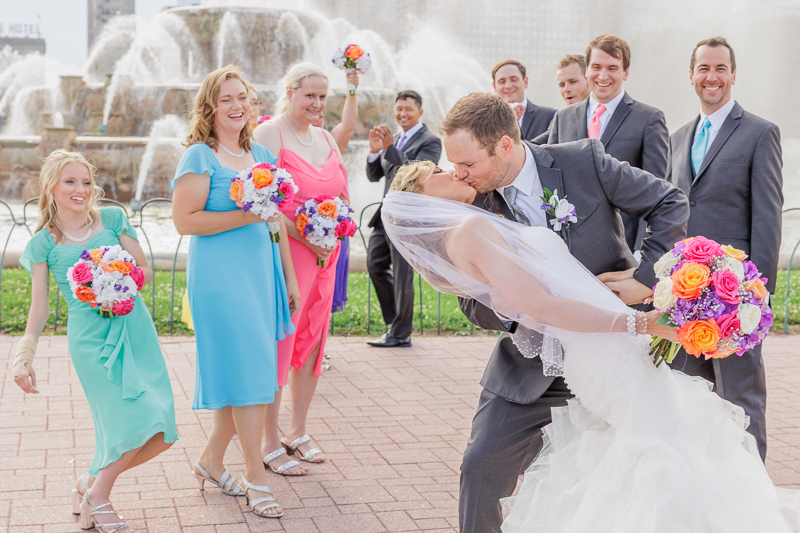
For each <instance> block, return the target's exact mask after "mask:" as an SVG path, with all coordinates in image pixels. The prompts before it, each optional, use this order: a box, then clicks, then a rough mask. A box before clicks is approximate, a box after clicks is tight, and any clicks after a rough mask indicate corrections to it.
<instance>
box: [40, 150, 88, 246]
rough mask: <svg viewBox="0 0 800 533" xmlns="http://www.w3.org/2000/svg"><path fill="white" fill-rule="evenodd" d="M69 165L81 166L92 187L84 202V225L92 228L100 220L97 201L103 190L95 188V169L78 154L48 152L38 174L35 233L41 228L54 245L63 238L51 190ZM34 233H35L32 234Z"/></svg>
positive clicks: (64, 151)
mask: <svg viewBox="0 0 800 533" xmlns="http://www.w3.org/2000/svg"><path fill="white" fill-rule="evenodd" d="M69 163H78V164H79V165H83V166H85V167H86V168H87V170H88V171H89V182H90V183H91V185H92V194H90V195H89V198H87V202H86V223H87V224H88V225H89V226H93V225H94V224H95V222H97V221H98V220H99V219H100V210H99V209H98V208H97V199H98V198H102V197H103V189H101V188H100V187H98V186H97V180H96V178H97V168H95V166H94V165H93V164H92V163H91V162H90V161H89V160H88V159H86V157H84V155H83V154H82V153H80V152H71V151H68V150H54V151H52V152H50V155H48V156H47V159H45V160H44V163H43V164H42V172H41V173H40V174H39V189H40V190H41V193H40V195H39V213H40V214H41V216H40V218H39V224H38V225H37V226H36V231H39V230H40V229H42V228H45V229H47V230H48V231H50V233H51V234H52V235H53V239H54V240H55V242H56V243H58V242H60V241H61V239H63V238H64V232H63V231H62V230H61V226H60V225H59V224H58V206H57V205H56V202H55V199H53V189H54V188H55V186H56V185H57V184H58V180H60V179H61V171H62V170H64V167H65V166H67V164H69ZM34 233H36V232H34Z"/></svg>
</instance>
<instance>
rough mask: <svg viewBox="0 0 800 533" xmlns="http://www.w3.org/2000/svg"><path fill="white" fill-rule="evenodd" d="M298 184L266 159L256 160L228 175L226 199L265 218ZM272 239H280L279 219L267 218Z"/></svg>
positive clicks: (277, 211)
mask: <svg viewBox="0 0 800 533" xmlns="http://www.w3.org/2000/svg"><path fill="white" fill-rule="evenodd" d="M298 190H299V188H298V187H297V185H295V183H294V180H293V179H292V175H291V174H289V173H288V172H287V171H286V170H284V169H282V168H278V167H276V166H274V165H271V164H269V163H259V164H257V165H254V166H252V167H250V168H246V169H244V170H242V171H241V172H239V175H238V176H236V177H235V178H231V187H230V189H229V193H230V199H231V200H233V201H234V202H236V206H237V207H241V208H242V209H243V210H244V211H245V212H246V213H249V212H252V213H255V214H256V215H259V216H261V218H262V219H264V220H267V219H269V218H272V217H275V216H277V215H279V214H280V213H281V211H280V207H281V206H283V205H286V204H289V203H291V201H292V199H293V198H294V195H295V194H297V191H298ZM268 225H269V235H270V239H271V240H272V242H280V240H281V224H280V222H269V223H268Z"/></svg>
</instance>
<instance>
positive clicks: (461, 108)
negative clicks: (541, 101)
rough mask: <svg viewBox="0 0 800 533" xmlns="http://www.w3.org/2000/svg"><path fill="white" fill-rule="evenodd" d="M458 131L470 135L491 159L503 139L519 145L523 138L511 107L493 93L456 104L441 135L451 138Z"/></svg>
mask: <svg viewBox="0 0 800 533" xmlns="http://www.w3.org/2000/svg"><path fill="white" fill-rule="evenodd" d="M458 130H466V131H469V132H471V133H472V135H473V137H475V139H476V140H477V141H478V142H479V143H480V144H481V146H482V147H483V148H485V149H486V151H487V152H489V155H494V150H495V146H497V143H498V141H500V138H501V137H503V136H504V135H505V136H508V137H510V138H511V139H512V140H514V141H516V142H519V140H520V139H521V137H522V135H521V133H520V129H519V123H518V122H517V117H516V115H514V111H513V110H512V109H511V106H510V105H508V102H506V101H505V100H503V99H502V98H501V97H500V96H498V95H496V94H492V93H471V94H468V95H467V96H464V97H462V98H460V99H459V100H458V101H457V102H456V103H455V105H454V106H453V107H452V108H451V109H450V111H448V112H447V115H446V116H445V117H444V120H442V125H441V127H440V128H439V131H440V133H441V134H442V135H452V134H453V133H455V132H456V131H458Z"/></svg>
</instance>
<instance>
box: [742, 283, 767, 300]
mask: <svg viewBox="0 0 800 533" xmlns="http://www.w3.org/2000/svg"><path fill="white" fill-rule="evenodd" d="M744 288H745V289H747V290H748V291H751V292H752V293H753V296H755V297H756V298H757V299H759V300H763V299H764V298H766V297H767V296H768V295H769V291H768V290H767V288H766V287H765V286H764V282H763V281H761V279H760V278H756V279H753V280H750V281H745V282H744Z"/></svg>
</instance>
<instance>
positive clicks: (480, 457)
mask: <svg viewBox="0 0 800 533" xmlns="http://www.w3.org/2000/svg"><path fill="white" fill-rule="evenodd" d="M441 131H442V133H443V135H444V146H445V151H446V153H447V158H448V159H449V160H450V162H452V163H453V165H454V166H455V176H456V178H458V179H460V180H462V181H464V182H466V183H468V184H470V185H471V186H472V187H474V188H475V190H476V191H477V192H478V196H477V197H476V199H475V202H474V205H475V206H477V207H480V208H482V209H486V210H488V211H490V212H492V213H495V214H498V215H502V216H504V217H506V218H508V219H509V220H516V221H518V222H520V223H521V224H526V225H537V226H544V227H550V228H552V227H553V226H552V225H551V224H550V218H551V217H550V215H548V214H547V213H546V212H545V211H543V210H542V209H541V206H542V204H543V200H542V198H541V195H542V192H543V189H544V188H547V189H549V190H551V191H553V190H555V189H558V194H559V195H560V196H561V197H562V198H564V197H566V198H567V200H569V202H571V203H572V204H573V205H574V206H575V209H576V211H577V214H578V217H581V218H580V219H579V220H578V222H575V223H574V224H572V225H570V226H569V227H568V228H566V229H563V230H562V231H561V232H559V236H560V237H561V238H562V239H564V241H565V242H566V243H567V246H568V247H569V249H570V252H571V253H572V255H574V256H575V257H576V258H577V259H578V260H579V261H580V262H581V263H582V264H583V265H584V266H585V267H586V268H587V269H589V270H590V271H591V272H592V273H593V274H595V275H597V274H601V273H605V272H617V271H625V270H629V271H630V272H631V273H632V275H631V276H629V277H628V278H627V279H624V280H621V281H617V282H615V283H612V284H611V285H612V286H613V289H614V291H615V292H616V293H617V294H619V295H620V297H621V298H622V300H623V301H624V302H625V303H627V304H629V305H630V304H638V303H641V302H643V301H644V300H645V299H646V298H649V297H650V296H652V292H653V291H652V289H651V287H653V286H654V285H655V281H656V280H655V273H654V272H653V264H654V263H655V261H657V260H658V258H659V257H661V255H663V254H664V253H666V251H668V250H670V249H671V248H672V246H673V243H674V242H675V241H679V240H681V239H683V238H684V235H685V233H686V221H687V220H688V217H689V204H688V201H687V200H686V196H685V195H684V194H683V193H682V192H681V191H680V189H678V188H677V187H674V186H673V185H671V184H670V183H669V182H667V181H666V180H663V179H660V178H657V177H655V176H653V175H652V174H649V173H647V172H644V171H643V170H640V169H638V168H634V167H631V166H630V165H628V164H627V163H622V162H620V161H617V160H616V159H614V158H613V157H611V156H610V155H608V154H606V153H605V151H604V150H603V145H602V144H601V143H600V141H598V140H596V139H584V140H582V141H578V142H572V143H565V144H560V145H546V146H536V145H534V144H531V143H529V142H526V141H521V140H520V138H519V126H518V124H517V122H516V120H515V116H514V114H513V112H512V110H511V109H510V107H509V106H508V105H507V104H506V103H505V102H503V100H502V99H500V98H499V97H497V96H496V95H493V94H487V93H472V94H470V95H468V96H465V97H463V98H461V99H460V100H459V101H458V102H456V104H455V106H453V108H452V109H451V110H450V111H449V112H448V113H447V116H446V117H445V118H444V120H443V123H442V126H441ZM620 210H623V211H626V212H628V213H632V214H634V215H635V216H637V217H641V218H644V219H645V220H647V222H648V224H649V225H650V228H651V232H650V234H649V235H648V236H647V237H646V238H645V239H644V242H643V243H642V262H641V264H640V265H638V266H637V262H636V260H635V259H634V258H633V254H632V253H631V251H630V249H629V248H628V246H627V244H626V242H625V235H624V231H623V226H622V220H621V219H620V216H619V211H620ZM634 270H635V271H634ZM459 303H460V305H461V310H462V311H463V313H464V314H465V315H466V316H467V318H468V319H469V320H470V322H472V323H473V324H475V325H477V326H479V327H481V328H484V329H488V330H496V331H500V332H501V335H500V338H499V339H498V341H497V345H496V346H495V348H494V352H493V353H492V356H491V358H490V359H489V363H488V365H487V367H486V371H485V372H484V374H483V379H482V380H481V385H482V386H483V392H482V393H481V397H480V401H479V404H478V411H477V413H476V414H475V418H474V419H473V421H472V433H471V435H470V438H469V442H468V443H467V449H466V452H465V453H464V460H463V462H462V464H461V487H460V493H459V503H458V507H459V524H460V528H461V533H473V532H475V533H490V532H492V533H493V532H498V533H499V531H500V524H501V522H502V515H501V512H500V503H499V500H500V498H503V497H506V496H510V495H511V493H512V492H513V490H514V486H515V485H516V482H517V477H518V476H519V475H520V474H521V473H522V472H523V471H524V470H525V469H526V468H527V467H528V465H530V463H531V462H532V461H533V459H534V457H536V455H537V454H538V453H539V450H540V449H541V446H542V438H541V429H542V428H543V427H544V426H545V425H547V424H548V423H550V421H551V412H550V409H551V407H556V406H560V405H564V404H565V403H566V401H567V399H568V398H570V397H571V393H570V391H569V389H568V388H567V385H566V382H565V381H564V379H563V378H562V377H552V376H545V375H544V372H543V367H542V361H541V359H540V358H538V357H536V358H533V359H528V358H526V357H524V356H523V355H522V354H521V353H520V352H519V350H518V349H517V347H516V345H515V344H514V342H513V340H512V338H511V336H510V334H509V333H513V332H514V331H515V330H516V324H515V323H513V322H511V321H509V320H508V319H507V318H505V317H501V316H498V315H496V314H495V313H494V311H492V310H491V309H489V308H487V307H485V306H483V305H482V304H480V303H478V302H476V301H475V300H470V299H460V300H459ZM539 342H541V337H540V338H539Z"/></svg>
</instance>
